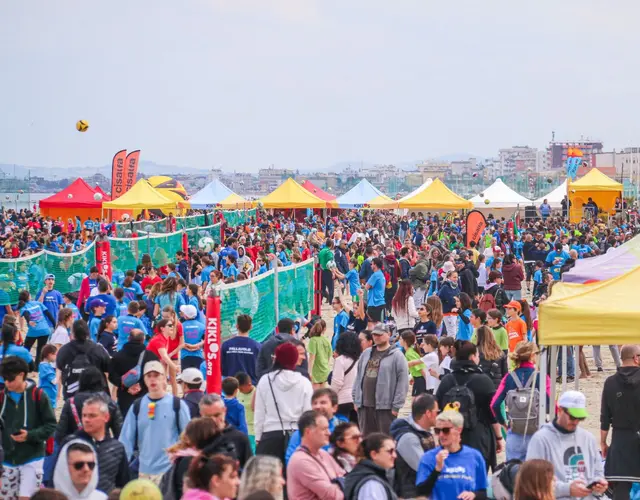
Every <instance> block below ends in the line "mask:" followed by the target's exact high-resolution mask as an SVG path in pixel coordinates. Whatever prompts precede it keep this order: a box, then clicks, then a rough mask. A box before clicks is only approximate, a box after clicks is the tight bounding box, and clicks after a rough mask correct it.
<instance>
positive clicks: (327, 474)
mask: <svg viewBox="0 0 640 500" xmlns="http://www.w3.org/2000/svg"><path fill="white" fill-rule="evenodd" d="M342 476H344V470H342V468H341V467H340V466H339V465H338V464H337V463H336V461H335V460H334V459H333V458H332V457H331V455H329V453H328V452H326V451H324V450H319V451H318V453H317V454H316V455H315V456H313V457H312V456H311V455H309V454H308V453H306V452H304V451H302V450H301V449H300V448H298V450H296V452H295V453H294V454H293V455H291V459H290V460H289V465H288V466H287V492H288V496H289V498H295V499H296V500H317V499H319V498H321V499H322V500H343V499H344V494H343V493H342V490H341V489H340V486H338V485H337V484H335V483H332V482H331V480H332V479H335V478H337V477H342Z"/></svg>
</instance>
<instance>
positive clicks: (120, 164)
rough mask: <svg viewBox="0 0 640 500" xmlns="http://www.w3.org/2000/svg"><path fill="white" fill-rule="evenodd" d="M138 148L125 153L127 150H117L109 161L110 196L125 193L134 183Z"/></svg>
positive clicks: (136, 173) (114, 197) (113, 197)
mask: <svg viewBox="0 0 640 500" xmlns="http://www.w3.org/2000/svg"><path fill="white" fill-rule="evenodd" d="M139 163H140V150H136V151H132V152H131V153H129V154H127V150H126V149H123V150H122V151H118V152H117V153H116V154H115V156H114V157H113V161H112V163H111V198H112V199H114V200H115V199H116V198H119V197H120V196H122V195H123V194H125V193H126V192H127V191H129V189H131V188H132V187H133V185H134V184H135V183H136V177H137V175H138V164H139Z"/></svg>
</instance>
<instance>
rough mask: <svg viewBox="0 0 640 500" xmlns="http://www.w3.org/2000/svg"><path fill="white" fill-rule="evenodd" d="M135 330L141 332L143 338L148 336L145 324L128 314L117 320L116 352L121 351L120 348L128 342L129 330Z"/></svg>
mask: <svg viewBox="0 0 640 500" xmlns="http://www.w3.org/2000/svg"><path fill="white" fill-rule="evenodd" d="M136 328H138V329H140V330H142V331H143V332H144V334H145V337H146V336H148V335H149V330H148V329H147V327H146V326H145V324H144V323H143V322H142V321H141V320H140V319H138V318H136V317H135V316H131V315H130V314H128V315H127V316H121V317H119V318H118V346H117V349H118V351H120V350H121V349H122V346H124V345H125V344H126V343H127V342H129V333H131V330H134V329H136Z"/></svg>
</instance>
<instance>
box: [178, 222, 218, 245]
mask: <svg viewBox="0 0 640 500" xmlns="http://www.w3.org/2000/svg"><path fill="white" fill-rule="evenodd" d="M220 226H221V224H215V225H213V226H203V227H196V228H192V229H186V233H187V239H188V240H189V247H190V248H194V249H195V248H197V249H199V250H204V251H205V252H211V250H213V245H214V243H220V242H221V241H220Z"/></svg>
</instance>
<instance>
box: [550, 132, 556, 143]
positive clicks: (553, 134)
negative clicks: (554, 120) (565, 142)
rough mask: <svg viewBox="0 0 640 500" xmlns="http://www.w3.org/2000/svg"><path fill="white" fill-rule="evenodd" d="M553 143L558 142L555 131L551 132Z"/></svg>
mask: <svg viewBox="0 0 640 500" xmlns="http://www.w3.org/2000/svg"><path fill="white" fill-rule="evenodd" d="M551 142H556V132H555V130H552V131H551Z"/></svg>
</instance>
